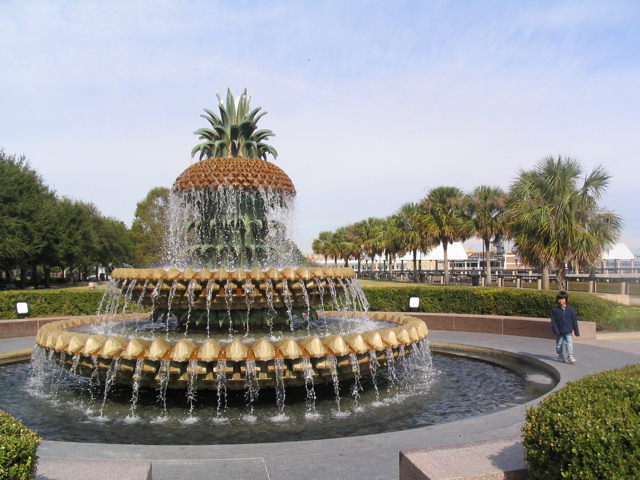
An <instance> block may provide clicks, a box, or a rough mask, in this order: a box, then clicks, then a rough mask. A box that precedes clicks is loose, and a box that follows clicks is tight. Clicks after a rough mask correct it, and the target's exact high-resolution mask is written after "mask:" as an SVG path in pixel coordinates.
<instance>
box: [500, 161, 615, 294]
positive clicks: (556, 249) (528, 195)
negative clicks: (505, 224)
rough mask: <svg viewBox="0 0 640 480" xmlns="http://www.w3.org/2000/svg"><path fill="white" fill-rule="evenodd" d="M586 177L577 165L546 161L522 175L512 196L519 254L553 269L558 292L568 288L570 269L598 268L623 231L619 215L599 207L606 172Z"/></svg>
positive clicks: (513, 227)
mask: <svg viewBox="0 0 640 480" xmlns="http://www.w3.org/2000/svg"><path fill="white" fill-rule="evenodd" d="M582 174H583V169H582V166H581V165H580V163H579V162H578V161H577V160H575V159H572V158H567V157H565V158H562V157H558V158H553V157H546V158H544V159H542V160H541V161H540V162H539V163H538V164H537V165H536V166H535V167H534V169H533V170H529V171H522V170H521V171H520V174H519V177H518V178H517V179H516V181H515V183H514V184H513V185H512V186H511V191H510V196H509V204H508V206H509V222H510V229H511V232H512V237H513V239H514V241H515V246H516V250H517V251H518V252H519V253H520V256H521V257H522V258H523V259H524V260H525V261H526V262H527V263H529V264H530V265H532V266H535V267H540V268H545V267H547V268H548V267H551V268H555V269H556V275H557V280H558V282H557V286H558V289H559V290H566V288H567V281H566V269H567V267H571V268H582V269H586V268H590V267H592V266H593V265H595V264H596V263H597V262H598V261H599V260H600V259H601V257H602V253H603V251H604V250H606V249H608V248H610V247H611V246H612V245H613V244H614V243H615V242H616V240H617V238H618V235H619V232H620V230H621V228H622V219H621V218H620V217H619V216H618V215H616V214H614V213H613V212H609V211H606V210H604V209H601V208H599V207H598V200H599V199H600V198H601V196H602V194H603V192H604V190H605V189H606V187H607V185H608V183H609V179H610V178H611V177H610V175H609V174H608V173H607V172H606V170H605V169H604V168H603V167H602V166H596V167H595V168H594V169H593V171H592V172H591V173H590V174H589V175H587V176H585V177H584V179H582V180H581V177H582ZM546 283H547V284H546V285H543V288H548V282H546Z"/></svg>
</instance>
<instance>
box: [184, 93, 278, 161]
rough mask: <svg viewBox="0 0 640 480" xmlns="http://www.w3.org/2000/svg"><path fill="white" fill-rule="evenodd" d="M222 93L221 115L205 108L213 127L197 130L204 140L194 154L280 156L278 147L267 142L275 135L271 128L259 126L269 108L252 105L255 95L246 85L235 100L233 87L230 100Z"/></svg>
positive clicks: (196, 147)
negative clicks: (261, 128) (261, 109)
mask: <svg viewBox="0 0 640 480" xmlns="http://www.w3.org/2000/svg"><path fill="white" fill-rule="evenodd" d="M216 96H217V97H218V109H219V111H220V115H219V116H218V115H216V114H215V113H213V112H212V111H211V110H207V109H205V110H204V111H205V112H207V115H201V117H202V118H204V119H206V120H207V121H208V122H209V124H210V125H211V128H201V129H199V130H196V131H195V132H194V135H198V137H199V139H200V140H204V142H202V143H200V144H198V145H196V146H195V147H194V148H193V150H192V151H191V156H192V157H193V156H195V155H196V153H200V160H202V159H205V158H223V157H229V158H232V157H249V158H261V159H263V160H266V157H267V155H273V158H277V156H278V152H277V151H276V149H275V148H273V147H272V146H270V145H268V144H266V143H265V140H267V139H268V138H269V137H272V136H274V133H273V132H272V131H271V130H257V128H258V127H257V124H258V120H260V118H261V117H262V116H264V115H266V114H267V112H263V113H259V112H260V107H258V108H255V109H253V110H251V109H250V106H249V103H250V102H251V96H247V89H246V88H245V89H244V90H243V92H242V94H241V95H240V97H239V98H238V99H237V100H235V99H234V98H233V95H232V94H231V90H227V98H226V104H225V103H224V102H223V101H222V98H220V95H219V94H218V93H216Z"/></svg>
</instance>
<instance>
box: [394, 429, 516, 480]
mask: <svg viewBox="0 0 640 480" xmlns="http://www.w3.org/2000/svg"><path fill="white" fill-rule="evenodd" d="M525 478H526V477H525V465H524V451H523V449H522V443H521V438H520V437H511V438H506V439H500V440H491V441H486V442H476V443H465V444H461V445H450V446H444V447H434V448H425V449H415V450H406V451H403V452H400V480H524V479H525Z"/></svg>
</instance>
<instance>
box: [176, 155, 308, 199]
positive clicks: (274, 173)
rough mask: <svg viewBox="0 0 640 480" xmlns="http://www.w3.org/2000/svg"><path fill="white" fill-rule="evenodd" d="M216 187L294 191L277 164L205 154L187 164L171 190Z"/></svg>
mask: <svg viewBox="0 0 640 480" xmlns="http://www.w3.org/2000/svg"><path fill="white" fill-rule="evenodd" d="M219 187H224V188H228V187H232V188H234V189H236V190H259V189H265V190H274V191H278V192H283V193H287V194H290V195H295V193H296V189H295V187H294V186H293V182H292V181H291V179H290V178H289V176H288V175H287V174H286V173H285V172H284V171H283V170H282V169H281V168H279V167H278V166H277V165H274V164H273V163H271V162H268V161H266V160H260V159H257V158H208V159H206V160H202V161H200V162H197V163H194V164H193V165H191V166H190V167H189V168H187V169H186V170H185V171H184V172H182V173H181V174H180V176H179V177H178V178H177V179H176V181H175V183H174V184H173V188H174V190H190V189H194V188H195V189H201V188H219Z"/></svg>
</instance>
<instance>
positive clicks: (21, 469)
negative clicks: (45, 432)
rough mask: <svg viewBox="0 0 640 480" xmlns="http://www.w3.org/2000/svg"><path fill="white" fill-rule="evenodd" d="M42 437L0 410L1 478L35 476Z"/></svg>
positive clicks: (14, 479)
mask: <svg viewBox="0 0 640 480" xmlns="http://www.w3.org/2000/svg"><path fill="white" fill-rule="evenodd" d="M40 440H41V438H40V437H38V436H37V435H36V433H35V432H33V431H32V430H29V429H28V428H27V427H25V426H24V425H22V423H21V422H20V421H19V420H17V419H15V418H13V417H12V416H11V415H9V414H8V413H6V412H3V411H0V478H7V479H11V480H23V479H24V480H26V479H31V478H34V477H35V474H36V467H37V464H38V457H36V450H37V448H38V445H39V444H40Z"/></svg>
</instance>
